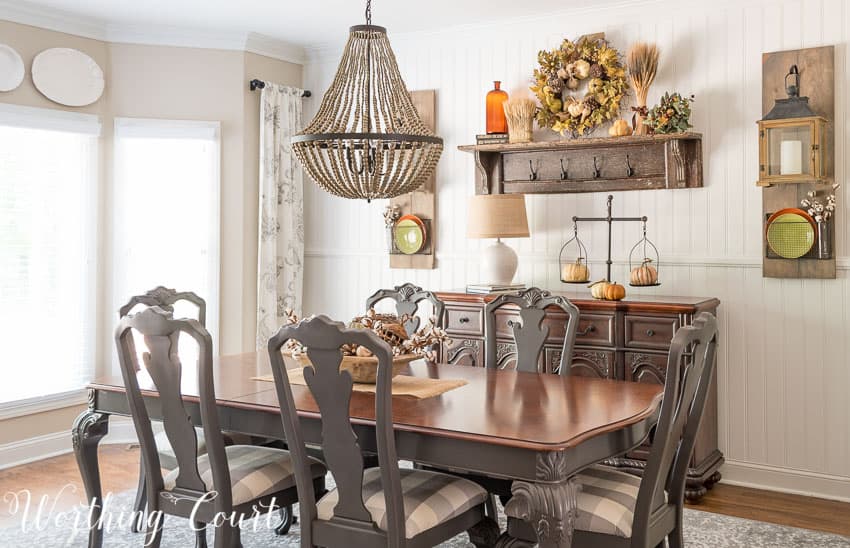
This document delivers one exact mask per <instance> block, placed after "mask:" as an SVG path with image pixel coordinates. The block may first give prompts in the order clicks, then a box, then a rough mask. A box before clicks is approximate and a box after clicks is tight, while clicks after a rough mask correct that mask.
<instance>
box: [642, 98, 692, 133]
mask: <svg viewBox="0 0 850 548" xmlns="http://www.w3.org/2000/svg"><path fill="white" fill-rule="evenodd" d="M693 102H694V96H693V95H691V96H690V97H682V96H681V95H680V94H679V93H670V92H668V91H665V92H664V96H663V97H661V101H660V102H659V103H658V104H657V105H656V106H654V107H652V109H651V110H650V111H649V114H648V115H647V117H646V119H645V120H644V121H643V123H644V125H647V126H649V128H650V129H651V130H652V132H653V133H682V132H684V131H687V130H688V129H690V128H692V127H693V126H692V125H691V103H693Z"/></svg>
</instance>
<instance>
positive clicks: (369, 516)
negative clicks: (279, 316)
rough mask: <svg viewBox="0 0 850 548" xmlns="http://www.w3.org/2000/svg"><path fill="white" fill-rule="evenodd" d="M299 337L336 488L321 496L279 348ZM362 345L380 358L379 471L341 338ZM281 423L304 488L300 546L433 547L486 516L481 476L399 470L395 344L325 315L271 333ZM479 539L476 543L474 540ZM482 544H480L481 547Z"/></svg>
mask: <svg viewBox="0 0 850 548" xmlns="http://www.w3.org/2000/svg"><path fill="white" fill-rule="evenodd" d="M290 339H294V340H297V341H299V342H300V343H301V344H303V345H304V346H306V347H307V357H308V358H309V360H310V362H311V363H312V367H311V366H307V367H306V368H305V369H304V379H305V382H306V383H307V388H308V389H309V391H310V393H311V394H312V397H313V399H314V400H315V402H316V404H317V405H318V407H319V414H320V415H321V420H322V439H323V443H322V447H323V449H324V454H325V457H326V459H327V464H328V468H329V469H330V472H331V474H333V477H334V480H335V481H336V488H335V489H332V490H331V491H330V492H329V493H327V494H326V495H324V496H322V497H321V498H319V499H318V501H317V496H316V493H315V489H314V487H313V485H312V483H311V482H310V474H309V472H308V469H309V465H308V460H307V459H308V457H307V452H306V446H305V442H304V437H303V435H302V433H301V424H300V422H299V420H298V415H297V411H296V406H295V398H294V396H293V392H292V387H291V385H290V382H289V374H288V372H287V369H286V364H285V362H284V357H283V355H282V354H281V348H282V346H283V345H284V344H285V343H286V341H288V340H290ZM352 343H353V344H358V345H361V346H363V347H365V348H367V349H368V350H370V351H371V352H372V353H373V355H375V356H376V357H377V359H378V365H377V367H378V375H377V381H376V386H375V388H376V390H375V422H376V425H375V441H376V444H377V451H378V461H379V463H380V466H379V467H377V468H365V467H364V465H363V460H362V459H361V456H360V455H361V451H360V447H359V445H358V440H357V436H356V434H355V433H354V431H353V429H352V426H351V416H350V411H349V405H350V402H351V391H352V386H353V383H352V379H351V376H350V375H349V374H348V373H346V372H341V371H340V364H341V360H342V353H341V351H340V347H341V346H342V345H343V344H352ZM268 350H269V358H270V360H271V365H272V371H273V374H274V379H275V387H276V390H277V396H278V401H279V402H280V410H281V420H282V421H283V428H284V432H285V434H286V439H287V440H288V441H289V447H290V451H292V455H293V459H294V461H295V478H296V482H297V485H298V492H299V494H300V509H301V546H305V547H313V546H328V547H331V546H346V547H348V548H372V547H375V546H392V547H419V546H423V547H424V546H435V545H437V544H439V543H441V542H443V541H445V540H448V539H449V538H451V537H453V536H455V535H457V534H459V533H461V532H463V531H469V530H470V529H472V528H474V527H475V526H476V525H478V524H479V523H480V522H482V521H483V520H484V519H485V518H484V502H485V500H486V498H487V492H486V491H485V490H484V489H483V488H482V487H480V486H478V485H477V484H475V483H474V482H471V481H468V480H465V479H463V478H459V477H456V476H452V475H449V474H443V473H440V472H429V471H424V470H415V469H403V470H401V469H399V465H398V456H397V454H396V447H395V436H394V431H393V414H392V393H391V389H392V350H391V348H390V346H389V345H388V344H387V343H385V342H384V341H382V340H380V339H379V338H378V336H377V335H376V334H375V333H373V332H371V331H369V330H364V329H348V328H346V327H345V326H344V325H343V324H342V323H338V322H333V321H331V320H330V319H328V318H327V317H325V316H317V317H314V318H310V319H307V320H302V321H301V322H299V323H298V324H295V325H288V326H284V327H282V328H281V329H280V331H278V333H277V334H276V335H275V336H274V337H272V338H271V340H269V345H268ZM473 542H475V540H474V539H473ZM481 546H483V544H481Z"/></svg>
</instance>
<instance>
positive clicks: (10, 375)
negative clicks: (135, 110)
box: [0, 105, 100, 404]
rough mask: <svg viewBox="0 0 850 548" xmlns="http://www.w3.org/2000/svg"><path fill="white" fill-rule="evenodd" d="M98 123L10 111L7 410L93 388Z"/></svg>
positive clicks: (4, 112)
mask: <svg viewBox="0 0 850 548" xmlns="http://www.w3.org/2000/svg"><path fill="white" fill-rule="evenodd" d="M99 132H100V122H99V120H98V118H97V117H96V116H91V115H84V114H76V113H67V112H60V111H54V110H50V109H36V108H28V107H17V106H12V105H0V360H2V371H3V377H2V378H3V382H2V383H0V404H8V403H9V402H21V401H24V400H29V399H33V398H37V397H40V396H45V395H49V394H59V393H64V392H70V391H73V390H77V389H79V388H81V387H82V386H83V385H84V384H85V383H87V382H88V381H89V380H91V378H92V376H93V373H94V365H95V347H96V336H97V334H96V330H95V327H96V294H95V288H96V274H97V264H96V257H97V253H96V250H97V246H96V227H97V219H98V201H97V174H98V147H97V143H98V141H97V138H98V135H99Z"/></svg>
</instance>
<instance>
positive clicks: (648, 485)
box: [632, 312, 717, 540]
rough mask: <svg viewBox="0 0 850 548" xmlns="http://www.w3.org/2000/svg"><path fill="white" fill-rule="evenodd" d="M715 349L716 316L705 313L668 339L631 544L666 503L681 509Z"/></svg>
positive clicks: (643, 533)
mask: <svg viewBox="0 0 850 548" xmlns="http://www.w3.org/2000/svg"><path fill="white" fill-rule="evenodd" d="M716 347H717V318H715V317H714V315H712V314H710V313H708V312H702V313H701V314H699V315H698V316H697V317H696V318H695V319H694V321H693V325H690V326H686V327H682V328H681V329H679V330H678V331H676V335H675V336H674V337H673V341H672V343H671V345H670V354H669V356H668V359H667V373H666V380H665V385H664V400H663V402H662V404H661V414H660V417H659V419H658V423H657V425H656V427H655V437H654V439H653V442H652V449H651V450H650V455H649V460H648V461H647V463H646V470H645V472H644V475H643V479H642V480H641V485H640V489H639V491H638V498H637V502H636V505H635V517H634V524H633V527H632V531H633V532H632V538H633V540H640V539H641V538H642V537H645V536H646V535H647V533H648V532H649V530H650V526H651V524H652V523H653V522H654V520H653V517H654V516H655V515H656V514H657V513H658V512H662V511H664V510H665V507H666V506H667V504H674V505H676V507H677V508H678V512H681V511H682V505H683V501H684V496H685V482H686V479H687V473H688V462H689V461H690V459H691V453H692V452H693V449H694V443H695V441H696V435H697V429H698V428H699V423H700V419H701V418H702V414H703V411H704V410H705V404H706V400H707V398H708V394H709V389H710V387H711V379H712V376H713V374H714V369H715V362H716V360H715V352H716ZM665 492H666V495H665ZM665 496H666V500H665Z"/></svg>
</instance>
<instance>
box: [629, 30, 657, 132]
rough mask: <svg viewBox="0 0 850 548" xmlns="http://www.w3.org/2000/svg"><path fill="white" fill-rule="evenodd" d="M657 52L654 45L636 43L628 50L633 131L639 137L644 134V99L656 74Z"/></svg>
mask: <svg viewBox="0 0 850 548" xmlns="http://www.w3.org/2000/svg"><path fill="white" fill-rule="evenodd" d="M658 57H659V51H658V47H657V46H656V45H655V44H647V43H645V42H638V43H636V44H634V45H633V46H632V48H631V49H630V50H629V55H628V57H627V59H626V66H627V67H628V69H629V79H630V80H631V82H632V87H633V88H634V90H635V96H636V98H637V108H635V109H633V110H634V111H635V119H634V129H635V131H636V132H637V133H638V134H639V135H644V134H645V133H646V126H644V125H643V120H644V118H646V98H647V96H648V95H649V86H651V85H652V82H653V81H654V80H655V74H656V72H658Z"/></svg>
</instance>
